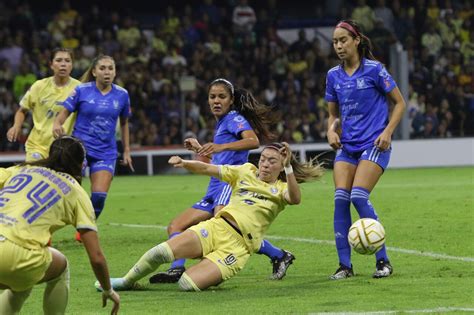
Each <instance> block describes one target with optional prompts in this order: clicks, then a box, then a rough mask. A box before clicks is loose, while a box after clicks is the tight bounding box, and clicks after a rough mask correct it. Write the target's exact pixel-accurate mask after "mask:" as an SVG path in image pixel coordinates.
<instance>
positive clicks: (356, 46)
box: [325, 20, 405, 280]
mask: <svg viewBox="0 0 474 315" xmlns="http://www.w3.org/2000/svg"><path fill="white" fill-rule="evenodd" d="M333 47H334V50H335V52H336V54H337V55H338V57H339V58H340V59H341V61H342V63H341V64H340V65H338V66H336V67H334V68H332V69H330V70H329V71H328V73H327V78H326V96H325V99H326V101H327V102H328V111H329V119H328V132H327V137H328V142H329V145H330V146H331V147H332V148H334V149H335V150H337V152H336V158H335V161H334V184H335V188H336V191H335V196H334V232H335V238H336V248H337V253H338V256H339V268H338V269H337V270H336V272H335V273H334V274H333V275H332V276H331V277H330V278H331V279H333V280H338V279H345V278H348V277H351V276H353V275H354V271H353V268H352V264H351V249H350V246H349V243H348V240H347V234H348V232H349V227H350V226H351V213H350V204H351V202H352V204H354V206H355V208H356V209H357V212H358V213H359V216H360V217H361V218H372V219H376V220H378V216H377V214H376V212H375V210H374V208H373V206H372V204H371V203H370V201H369V195H370V192H371V191H372V190H373V188H374V187H375V185H376V184H377V181H378V180H379V178H380V176H381V175H382V174H383V172H384V170H385V169H386V168H387V165H388V162H389V160H390V154H391V151H392V147H391V138H392V133H393V131H394V130H395V128H396V126H397V125H398V123H399V122H400V120H401V118H402V116H403V113H404V110H405V101H404V100H403V97H402V95H401V93H400V90H399V89H398V87H397V85H396V83H395V81H394V80H393V79H392V77H391V75H390V74H389V73H388V72H387V70H386V69H385V67H384V66H383V64H381V63H380V62H378V61H377V60H375V58H374V56H373V55H372V53H371V50H370V47H371V45H370V40H369V39H368V38H367V37H366V36H365V35H364V34H362V33H361V31H360V29H359V27H358V25H357V24H356V23H354V22H353V21H351V20H344V21H341V22H340V23H338V24H337V25H336V28H335V30H334V33H333ZM389 101H390V102H391V103H392V104H393V105H394V107H393V111H392V113H391V115H389ZM389 116H390V117H389ZM375 257H376V270H375V273H374V274H373V277H374V278H382V277H388V276H390V275H391V274H392V271H393V269H392V266H391V264H390V262H389V259H388V256H387V252H386V249H385V246H384V247H383V248H382V249H381V250H380V251H378V252H377V253H376V254H375Z"/></svg>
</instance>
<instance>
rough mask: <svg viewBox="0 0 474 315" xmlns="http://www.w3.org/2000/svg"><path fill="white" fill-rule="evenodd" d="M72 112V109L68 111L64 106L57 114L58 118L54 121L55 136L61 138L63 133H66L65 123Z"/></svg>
mask: <svg viewBox="0 0 474 315" xmlns="http://www.w3.org/2000/svg"><path fill="white" fill-rule="evenodd" d="M70 114H71V112H70V111H68V110H67V109H66V108H63V109H62V110H61V111H60V112H59V114H58V116H56V119H55V120H54V123H53V137H55V138H59V137H61V136H62V135H64V129H63V124H64V122H65V121H66V119H67V118H68V117H69V115H70Z"/></svg>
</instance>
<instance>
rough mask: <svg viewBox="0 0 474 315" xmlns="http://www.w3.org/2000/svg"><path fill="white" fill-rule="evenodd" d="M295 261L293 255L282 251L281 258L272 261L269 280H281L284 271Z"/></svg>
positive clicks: (284, 273)
mask: <svg viewBox="0 0 474 315" xmlns="http://www.w3.org/2000/svg"><path fill="white" fill-rule="evenodd" d="M293 260H295V255H293V254H292V253H290V252H289V251H286V250H284V249H283V257H282V258H280V259H274V260H272V264H273V274H272V275H271V276H270V280H281V279H283V277H284V276H285V275H286V271H287V270H288V268H289V267H290V265H291V264H292V263H293Z"/></svg>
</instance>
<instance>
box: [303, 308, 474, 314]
mask: <svg viewBox="0 0 474 315" xmlns="http://www.w3.org/2000/svg"><path fill="white" fill-rule="evenodd" d="M448 312H470V313H472V312H474V308H467V307H438V308H432V309H420V310H405V311H375V312H338V313H334V312H328V313H310V314H311V315H383V314H400V313H403V314H404V313H411V314H421V313H438V314H439V313H448Z"/></svg>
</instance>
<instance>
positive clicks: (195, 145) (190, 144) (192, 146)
mask: <svg viewBox="0 0 474 315" xmlns="http://www.w3.org/2000/svg"><path fill="white" fill-rule="evenodd" d="M184 147H185V148H186V149H188V150H190V151H194V152H196V153H197V152H198V150H199V149H200V148H201V147H202V146H201V144H200V143H199V141H197V139H196V138H187V139H184Z"/></svg>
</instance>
